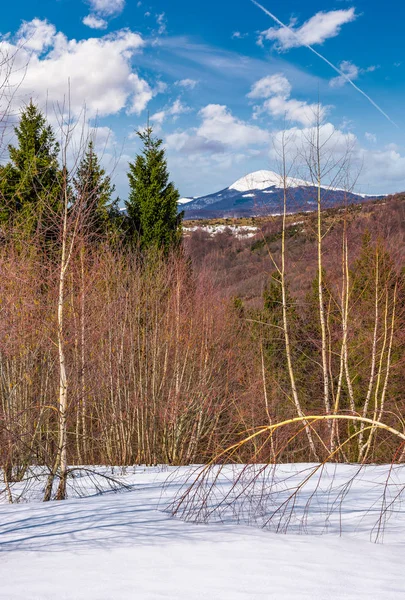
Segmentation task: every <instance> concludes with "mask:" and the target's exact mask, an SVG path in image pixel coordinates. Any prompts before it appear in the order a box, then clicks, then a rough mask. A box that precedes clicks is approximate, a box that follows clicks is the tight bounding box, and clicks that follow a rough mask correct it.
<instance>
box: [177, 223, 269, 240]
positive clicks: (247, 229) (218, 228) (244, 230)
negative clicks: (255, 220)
mask: <svg viewBox="0 0 405 600" xmlns="http://www.w3.org/2000/svg"><path fill="white" fill-rule="evenodd" d="M183 230H184V232H185V233H191V232H193V231H205V232H206V233H208V234H209V235H210V236H211V237H214V236H216V235H218V234H219V233H224V231H229V232H230V233H232V235H234V236H235V237H237V238H251V237H254V236H255V235H257V233H258V231H259V228H258V227H255V226H251V225H194V226H193V227H184V228H183Z"/></svg>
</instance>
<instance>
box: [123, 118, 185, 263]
mask: <svg viewBox="0 0 405 600" xmlns="http://www.w3.org/2000/svg"><path fill="white" fill-rule="evenodd" d="M152 132H153V130H152V128H151V127H149V125H148V126H147V128H146V130H145V131H144V132H138V136H139V137H140V139H141V141H142V143H143V149H142V153H141V154H138V155H137V157H136V160H135V162H134V163H130V164H129V173H128V179H129V185H130V194H129V199H128V201H127V202H126V207H127V212H128V219H129V225H130V235H131V237H132V239H135V240H138V241H139V243H140V245H141V248H142V249H147V248H161V249H163V250H164V251H165V252H168V251H169V250H170V248H173V247H177V246H179V244H180V241H181V220H182V217H183V213H180V214H179V213H178V208H177V203H178V199H179V197H180V194H179V192H178V190H177V189H176V188H175V186H174V184H173V183H172V182H169V173H168V169H167V162H166V157H165V151H164V149H163V148H162V143H163V142H162V140H161V139H159V138H155V137H153V136H152Z"/></svg>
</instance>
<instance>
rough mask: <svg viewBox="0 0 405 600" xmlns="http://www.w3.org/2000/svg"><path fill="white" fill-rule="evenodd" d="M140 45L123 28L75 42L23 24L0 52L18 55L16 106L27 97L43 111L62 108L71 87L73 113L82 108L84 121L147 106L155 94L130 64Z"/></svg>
mask: <svg viewBox="0 0 405 600" xmlns="http://www.w3.org/2000/svg"><path fill="white" fill-rule="evenodd" d="M27 32H29V33H30V37H29V38H27ZM27 39H28V41H27ZM143 46H144V41H143V39H142V38H141V36H140V35H139V34H137V33H133V32H131V31H130V30H127V29H125V30H121V31H117V32H115V33H114V34H111V35H106V36H103V37H100V38H88V39H84V40H75V39H68V38H67V37H66V36H65V35H64V34H63V33H61V32H56V29H55V27H54V26H53V25H51V24H49V23H48V22H47V21H40V20H38V19H34V21H31V22H30V23H25V24H24V25H23V27H22V28H21V29H20V30H19V31H18V33H17V36H16V38H15V40H14V41H13V43H11V42H10V41H9V40H8V39H6V38H3V40H1V38H0V52H4V53H5V54H14V53H16V55H15V62H14V72H13V74H12V76H11V79H10V80H9V84H10V85H11V86H12V85H14V86H19V87H18V94H16V95H15V102H16V104H18V105H20V104H21V103H22V102H23V101H25V100H26V99H27V98H29V97H33V98H34V100H35V101H36V102H38V103H39V104H40V105H41V106H45V104H48V105H50V106H53V105H55V104H56V103H59V104H60V103H63V101H64V97H66V95H67V91H68V82H70V109H71V112H72V114H73V116H78V115H79V114H80V113H81V112H82V109H83V105H84V104H85V105H86V111H87V116H88V118H91V117H94V116H96V115H99V116H106V115H111V114H116V113H118V112H119V111H120V110H122V109H126V110H127V112H129V113H136V114H139V113H140V112H141V111H142V110H143V109H144V108H145V107H146V106H147V104H148V102H149V100H150V99H151V98H152V96H153V94H154V91H153V90H152V89H151V88H150V86H149V84H148V83H147V82H146V81H145V80H144V79H142V78H140V77H139V76H138V74H137V73H136V72H134V70H133V68H132V64H131V62H132V58H133V56H134V54H135V53H136V52H137V51H139V50H140V49H141V48H142V47H143ZM17 49H18V52H16V50H17ZM25 67H27V68H26V72H25ZM22 73H24V77H22ZM1 75H2V74H1V73H0V76H1ZM0 110H1V107H0Z"/></svg>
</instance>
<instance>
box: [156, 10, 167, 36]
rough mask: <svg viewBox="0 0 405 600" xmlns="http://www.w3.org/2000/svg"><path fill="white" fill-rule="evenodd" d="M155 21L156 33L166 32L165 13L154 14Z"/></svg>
mask: <svg viewBox="0 0 405 600" xmlns="http://www.w3.org/2000/svg"><path fill="white" fill-rule="evenodd" d="M156 23H157V24H158V26H159V28H158V34H159V35H163V34H164V33H166V18H165V13H164V12H163V13H161V14H160V15H156Z"/></svg>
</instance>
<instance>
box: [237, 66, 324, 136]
mask: <svg viewBox="0 0 405 600" xmlns="http://www.w3.org/2000/svg"><path fill="white" fill-rule="evenodd" d="M291 91H292V87H291V84H290V82H289V81H288V79H287V78H286V77H285V76H284V75H283V74H282V73H276V74H275V75H268V76H267V77H263V78H262V79H259V80H258V81H256V83H254V84H253V86H252V89H251V90H250V92H249V94H248V95H247V96H248V98H252V99H261V100H264V102H263V104H261V105H259V106H256V107H255V112H254V114H255V116H256V117H257V116H258V115H260V114H262V113H264V112H266V113H268V114H270V115H271V116H272V117H275V118H284V119H286V120H287V121H293V122H297V123H301V124H302V125H312V124H313V123H314V122H315V121H316V120H317V119H320V120H321V121H322V119H323V118H324V117H325V115H326V112H327V108H325V107H323V106H321V105H318V104H308V103H307V102H304V101H303V100H296V99H294V98H291V97H290V96H291Z"/></svg>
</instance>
